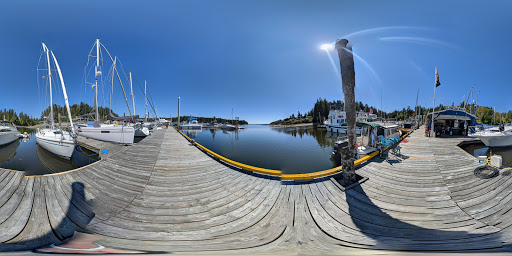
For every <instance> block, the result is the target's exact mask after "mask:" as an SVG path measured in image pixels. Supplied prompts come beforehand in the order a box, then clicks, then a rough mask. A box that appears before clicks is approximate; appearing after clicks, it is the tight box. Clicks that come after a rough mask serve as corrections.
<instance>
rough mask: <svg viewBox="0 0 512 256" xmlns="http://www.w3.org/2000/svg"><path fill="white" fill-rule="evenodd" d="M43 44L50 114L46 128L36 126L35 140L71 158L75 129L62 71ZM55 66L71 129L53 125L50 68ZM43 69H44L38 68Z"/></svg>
mask: <svg viewBox="0 0 512 256" xmlns="http://www.w3.org/2000/svg"><path fill="white" fill-rule="evenodd" d="M42 44H43V55H45V56H46V60H47V66H46V71H48V73H47V74H48V79H47V82H48V85H49V92H50V93H49V94H50V114H49V116H48V121H49V122H50V126H49V127H48V128H38V129H37V131H36V140H37V144H39V145H40V146H41V147H42V148H44V149H46V150H48V151H49V152H51V153H53V154H55V155H57V156H59V157H63V158H67V159H69V158H71V156H72V155H73V151H75V130H74V126H73V120H72V118H71V111H70V109H69V102H68V96H67V93H66V86H65V84H64V78H63V77H62V72H61V70H60V66H59V63H58V62H57V59H56V58H55V55H54V54H53V52H52V51H50V50H49V49H48V47H46V45H45V44H44V43H42ZM50 54H51V56H52V60H53V64H54V65H53V66H52V65H51V60H50ZM53 67H54V68H56V69H57V73H58V76H59V78H60V84H61V87H62V93H63V95H64V100H65V102H66V109H67V111H68V118H69V121H70V125H71V126H70V127H71V131H64V130H62V129H61V128H58V127H56V126H55V123H54V120H53V97H52V69H53ZM38 70H45V69H38Z"/></svg>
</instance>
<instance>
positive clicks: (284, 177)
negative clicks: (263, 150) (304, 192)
mask: <svg viewBox="0 0 512 256" xmlns="http://www.w3.org/2000/svg"><path fill="white" fill-rule="evenodd" d="M176 131H178V132H179V133H180V134H181V135H183V137H185V138H186V139H187V140H188V141H192V139H191V138H189V137H188V136H187V135H185V134H184V133H182V132H181V131H179V130H178V129H176ZM412 132H413V131H409V132H408V133H406V134H404V135H403V136H402V137H401V138H400V140H399V142H398V143H400V141H402V140H403V139H405V137H407V136H409V134H411V133H412ZM194 144H195V146H197V147H198V148H200V149H202V150H203V151H205V152H207V153H208V154H210V155H212V156H214V157H216V158H218V159H220V160H222V161H223V162H226V163H228V164H230V165H233V166H235V167H238V168H241V169H243V170H246V171H251V172H256V173H261V174H266V175H273V176H279V177H280V178H281V179H282V180H312V179H317V178H322V177H326V176H330V175H333V174H336V173H339V172H340V171H341V170H342V166H338V167H334V168H332V169H328V170H324V171H318V172H311V173H301V174H283V173H282V172H281V171H279V170H271V169H265V168H260V167H254V166H250V165H246V164H242V163H239V162H236V161H233V160H231V159H228V158H226V157H223V156H221V155H219V154H217V153H215V152H213V151H211V150H209V149H207V148H206V147H204V146H203V145H201V144H199V143H197V142H195V141H194ZM388 149H389V147H386V148H384V151H386V150H388ZM378 154H379V152H378V151H375V152H373V153H371V154H369V155H367V156H365V157H362V158H360V159H358V160H356V161H354V167H355V166H358V165H360V164H362V163H364V162H366V161H368V160H370V159H372V158H374V157H375V156H377V155H378Z"/></svg>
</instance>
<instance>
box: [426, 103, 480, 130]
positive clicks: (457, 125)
mask: <svg viewBox="0 0 512 256" xmlns="http://www.w3.org/2000/svg"><path fill="white" fill-rule="evenodd" d="M432 115H433V116H434V131H435V136H441V135H467V134H468V132H470V129H472V127H475V126H476V125H477V122H476V119H477V118H476V116H475V115H473V114H470V113H467V112H466V109H464V108H459V107H453V106H448V107H446V108H445V109H444V110H439V111H435V112H434V113H429V114H428V115H427V120H426V123H425V125H426V126H425V135H426V136H430V135H429V134H430V126H432Z"/></svg>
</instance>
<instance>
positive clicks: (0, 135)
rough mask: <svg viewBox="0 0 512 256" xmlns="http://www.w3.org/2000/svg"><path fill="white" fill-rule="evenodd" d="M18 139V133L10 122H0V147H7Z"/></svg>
mask: <svg viewBox="0 0 512 256" xmlns="http://www.w3.org/2000/svg"><path fill="white" fill-rule="evenodd" d="M19 138H20V132H19V131H18V129H16V126H15V125H14V124H13V123H11V122H7V121H4V122H0V146H1V145H7V144H9V143H12V142H13V141H16V140H17V139H19Z"/></svg>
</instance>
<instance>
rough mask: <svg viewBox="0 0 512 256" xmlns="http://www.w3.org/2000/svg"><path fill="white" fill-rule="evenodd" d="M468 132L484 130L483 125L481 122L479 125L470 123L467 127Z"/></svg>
mask: <svg viewBox="0 0 512 256" xmlns="http://www.w3.org/2000/svg"><path fill="white" fill-rule="evenodd" d="M468 128H469V129H468V133H475V132H483V131H484V130H485V127H484V125H483V124H479V125H472V126H469V127H468Z"/></svg>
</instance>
